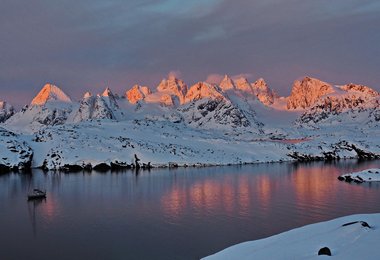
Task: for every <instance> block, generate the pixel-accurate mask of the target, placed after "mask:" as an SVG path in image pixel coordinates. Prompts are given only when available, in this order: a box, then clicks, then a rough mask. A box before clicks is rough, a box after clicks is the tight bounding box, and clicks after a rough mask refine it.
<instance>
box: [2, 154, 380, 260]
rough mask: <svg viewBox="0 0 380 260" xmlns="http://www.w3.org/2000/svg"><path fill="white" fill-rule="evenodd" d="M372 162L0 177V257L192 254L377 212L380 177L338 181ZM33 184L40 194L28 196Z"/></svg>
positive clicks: (189, 256) (178, 256)
mask: <svg viewBox="0 0 380 260" xmlns="http://www.w3.org/2000/svg"><path fill="white" fill-rule="evenodd" d="M369 167H371V168H372V167H380V161H369V162H361V163H358V162H356V161H341V162H337V163H322V162H319V163H308V164H293V163H282V164H258V165H248V166H241V167H237V166H229V167H210V168H184V169H175V170H169V169H155V170H152V171H150V172H148V171H142V172H140V173H139V174H135V173H134V172H132V171H126V172H118V173H115V172H108V173H96V172H92V173H69V174H64V173H60V174H58V173H48V174H45V173H43V172H41V171H38V170H35V171H33V174H31V175H24V174H6V175H0V259H198V258H200V257H203V256H207V255H209V254H212V253H214V252H216V251H219V250H221V249H223V248H225V247H228V246H231V245H233V244H236V243H240V242H243V241H247V240H254V239H259V238H264V237H267V236H270V235H273V234H276V233H279V232H283V231H286V230H289V229H292V228H295V227H299V226H302V225H305V224H310V223H313V222H319V221H324V220H329V219H332V218H336V217H339V216H344V215H349V214H355V213H374V212H380V183H372V184H361V185H358V184H347V183H343V182H339V181H338V180H337V179H336V177H337V176H338V175H339V174H342V173H346V172H350V171H357V170H362V169H366V168H369ZM35 187H39V188H42V189H46V191H47V199H46V200H42V201H34V202H28V201H27V197H26V196H27V193H28V191H29V190H31V189H33V188H35Z"/></svg>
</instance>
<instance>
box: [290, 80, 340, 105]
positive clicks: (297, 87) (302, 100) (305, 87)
mask: <svg viewBox="0 0 380 260" xmlns="http://www.w3.org/2000/svg"><path fill="white" fill-rule="evenodd" d="M332 92H334V89H333V87H332V86H331V85H330V84H328V83H326V82H323V81H321V80H319V79H315V78H310V77H305V78H303V79H302V80H301V81H298V80H297V81H295V82H294V84H293V88H292V92H291V94H290V96H289V98H288V103H287V108H288V109H305V108H308V107H311V106H312V105H314V104H315V103H316V102H317V101H318V100H319V98H320V97H321V96H324V95H326V94H329V93H332Z"/></svg>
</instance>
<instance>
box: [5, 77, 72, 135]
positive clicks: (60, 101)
mask: <svg viewBox="0 0 380 260" xmlns="http://www.w3.org/2000/svg"><path fill="white" fill-rule="evenodd" d="M73 105H74V104H73V102H72V101H71V99H70V97H69V96H68V95H66V94H65V93H64V92H63V91H62V90H61V89H60V88H59V87H57V86H54V85H52V84H46V85H45V86H44V87H43V88H42V89H41V91H40V92H39V93H38V94H37V96H36V97H34V98H33V100H32V102H31V103H30V105H26V106H24V107H23V108H22V109H21V110H20V111H19V112H17V113H15V114H14V115H13V116H12V117H10V118H9V119H8V120H7V125H8V126H11V127H12V128H16V129H19V130H31V131H35V130H37V129H39V128H40V127H41V126H44V125H60V124H64V123H65V122H66V120H67V118H68V117H69V115H70V113H71V112H72V109H73Z"/></svg>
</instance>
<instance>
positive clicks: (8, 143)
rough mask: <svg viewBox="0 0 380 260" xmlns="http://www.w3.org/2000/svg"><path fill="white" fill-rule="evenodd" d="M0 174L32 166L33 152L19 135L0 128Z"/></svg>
mask: <svg viewBox="0 0 380 260" xmlns="http://www.w3.org/2000/svg"><path fill="white" fill-rule="evenodd" d="M0 151H1V156H0V173H1V172H4V171H9V170H11V169H27V168H29V167H30V166H31V165H32V158H33V151H32V149H31V148H30V147H29V145H28V144H27V143H26V142H24V141H23V140H22V138H21V137H20V136H19V135H16V134H15V133H12V132H10V131H7V130H5V129H4V128H2V127H0Z"/></svg>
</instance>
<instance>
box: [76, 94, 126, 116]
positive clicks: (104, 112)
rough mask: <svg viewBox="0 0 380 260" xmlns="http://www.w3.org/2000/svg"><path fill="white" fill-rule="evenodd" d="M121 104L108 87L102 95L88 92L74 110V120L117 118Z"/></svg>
mask: <svg viewBox="0 0 380 260" xmlns="http://www.w3.org/2000/svg"><path fill="white" fill-rule="evenodd" d="M119 112H120V111H119V105H118V103H117V101H116V98H115V96H114V95H113V93H112V91H111V90H110V89H109V88H107V89H105V90H104V92H103V94H102V95H97V96H92V95H91V93H90V92H87V93H86V94H85V95H84V96H83V99H82V100H81V102H80V104H79V108H78V110H77V111H75V112H74V116H73V122H81V121H86V120H90V119H113V120H116V119H118V118H117V114H118V113H119Z"/></svg>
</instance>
